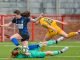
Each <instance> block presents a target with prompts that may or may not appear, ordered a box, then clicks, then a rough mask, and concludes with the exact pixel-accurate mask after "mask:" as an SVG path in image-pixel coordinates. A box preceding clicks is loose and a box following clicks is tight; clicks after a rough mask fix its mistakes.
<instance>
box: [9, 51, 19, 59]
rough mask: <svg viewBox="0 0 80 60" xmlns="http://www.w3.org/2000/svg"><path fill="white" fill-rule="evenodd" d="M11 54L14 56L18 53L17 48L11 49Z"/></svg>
mask: <svg viewBox="0 0 80 60" xmlns="http://www.w3.org/2000/svg"><path fill="white" fill-rule="evenodd" d="M11 54H12V57H14V58H15V57H16V56H17V55H18V54H19V51H18V50H13V51H12V53H11Z"/></svg>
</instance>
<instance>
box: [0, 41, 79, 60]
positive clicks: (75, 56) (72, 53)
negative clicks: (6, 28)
mask: <svg viewBox="0 0 80 60" xmlns="http://www.w3.org/2000/svg"><path fill="white" fill-rule="evenodd" d="M32 43H34V42H31V43H30V44H32ZM64 46H69V47H70V48H69V50H68V51H66V52H65V53H63V54H60V55H56V56H46V57H45V58H21V59H18V58H16V59H13V58H10V53H11V51H12V49H13V48H14V47H15V46H14V45H13V44H12V43H11V42H0V60H80V41H63V42H60V43H59V44H57V45H52V46H49V47H47V48H46V51H47V50H51V51H53V50H60V49H62V48H63V47H64Z"/></svg>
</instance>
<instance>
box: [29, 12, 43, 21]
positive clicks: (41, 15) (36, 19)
mask: <svg viewBox="0 0 80 60" xmlns="http://www.w3.org/2000/svg"><path fill="white" fill-rule="evenodd" d="M41 17H43V13H41V14H40V15H39V16H38V17H37V18H35V19H33V18H30V20H31V21H32V22H36V21H38V20H39V19H40V18H41Z"/></svg>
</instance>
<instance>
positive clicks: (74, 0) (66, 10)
mask: <svg viewBox="0 0 80 60" xmlns="http://www.w3.org/2000/svg"><path fill="white" fill-rule="evenodd" d="M15 9H19V10H21V11H25V10H30V11H31V13H32V14H39V13H42V12H43V13H45V14H50V15H51V14H54V15H55V14H80V0H0V14H12V11H13V10H15Z"/></svg>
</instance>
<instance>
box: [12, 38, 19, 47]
mask: <svg viewBox="0 0 80 60" xmlns="http://www.w3.org/2000/svg"><path fill="white" fill-rule="evenodd" d="M11 41H12V42H13V43H14V44H15V45H16V46H18V45H19V42H18V40H17V39H16V38H12V39H11Z"/></svg>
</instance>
